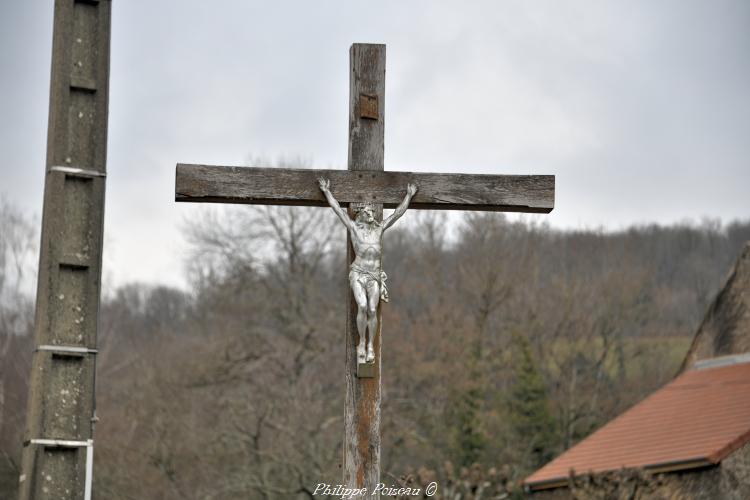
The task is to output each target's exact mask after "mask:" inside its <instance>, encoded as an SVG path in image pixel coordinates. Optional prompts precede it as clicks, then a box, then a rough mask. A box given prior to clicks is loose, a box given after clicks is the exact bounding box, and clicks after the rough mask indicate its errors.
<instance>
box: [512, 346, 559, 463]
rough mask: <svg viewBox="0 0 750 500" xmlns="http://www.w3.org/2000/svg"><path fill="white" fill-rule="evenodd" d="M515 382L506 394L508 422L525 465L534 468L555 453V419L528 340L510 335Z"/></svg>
mask: <svg viewBox="0 0 750 500" xmlns="http://www.w3.org/2000/svg"><path fill="white" fill-rule="evenodd" d="M513 346H514V350H515V354H516V355H515V356H514V367H513V371H514V375H515V382H514V384H513V387H512V388H511V391H510V395H509V402H508V403H509V409H510V423H511V427H512V429H513V431H514V434H515V435H516V436H517V439H518V440H519V441H520V442H522V443H524V446H523V449H525V450H526V453H525V455H526V463H525V464H524V465H526V466H527V467H529V469H535V468H537V467H540V466H542V465H544V464H545V463H546V462H548V461H549V460H551V459H552V458H553V456H554V453H555V451H556V447H557V432H556V425H555V419H554V418H553V417H552V414H551V413H550V410H549V400H548V398H547V388H546V385H545V383H544V378H543V377H542V375H541V373H540V372H539V369H538V368H537V365H536V363H535V362H534V358H533V356H532V353H531V347H530V346H529V342H528V341H527V340H526V339H525V338H523V337H522V336H521V335H519V334H516V335H514V336H513Z"/></svg>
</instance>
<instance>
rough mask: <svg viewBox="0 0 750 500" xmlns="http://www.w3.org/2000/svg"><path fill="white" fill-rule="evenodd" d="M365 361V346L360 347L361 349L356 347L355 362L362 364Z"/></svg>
mask: <svg viewBox="0 0 750 500" xmlns="http://www.w3.org/2000/svg"><path fill="white" fill-rule="evenodd" d="M365 359H366V356H365V346H362V347H359V346H357V361H358V362H359V363H364V362H365Z"/></svg>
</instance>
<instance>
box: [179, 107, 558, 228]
mask: <svg viewBox="0 0 750 500" xmlns="http://www.w3.org/2000/svg"><path fill="white" fill-rule="evenodd" d="M379 101H380V106H379V107H380V112H381V113H382V112H383V100H382V99H381V100H379ZM357 119H358V120H359V121H362V125H361V126H360V127H359V128H356V129H354V128H353V131H354V132H356V131H358V130H360V129H361V127H364V126H372V127H377V125H378V123H379V121H378V122H376V121H374V120H367V119H360V118H357ZM352 147H353V146H352ZM357 147H360V145H358V146H357ZM355 152H356V150H355ZM370 153H371V154H370V155H369V156H368V157H367V158H366V159H363V160H359V161H356V160H355V163H354V164H353V166H354V168H350V169H349V170H312V169H286V168H284V169H281V168H251V167H223V166H209V165H187V164H178V165H177V175H176V185H175V199H176V200H177V201H183V202H212V203H252V204H261V205H303V206H314V207H324V206H327V204H326V201H325V198H324V197H323V193H321V192H320V189H319V188H318V182H317V179H318V178H319V177H326V178H328V179H330V180H331V192H332V193H333V195H334V196H335V197H336V199H337V200H339V202H340V203H342V205H343V204H347V203H351V202H358V201H371V202H373V203H380V204H382V205H384V206H385V207H386V208H394V207H396V206H397V205H398V204H399V203H400V202H401V200H402V199H403V198H404V195H405V194H406V185H407V184H408V183H409V182H413V183H415V184H417V186H418V187H419V191H418V192H417V195H416V196H415V197H414V199H413V200H412V202H411V205H410V210H411V209H430V210H482V211H503V212H536V213H548V212H550V211H552V209H553V208H554V205H555V176H554V175H486V174H447V173H439V174H437V173H421V172H420V173H416V172H386V171H382V170H377V171H374V170H371V169H370V167H371V166H372V165H373V164H374V163H375V161H376V160H375V159H374V158H373V157H374V156H378V157H379V159H380V161H381V162H382V151H381V150H378V151H372V152H370ZM350 154H351V153H350Z"/></svg>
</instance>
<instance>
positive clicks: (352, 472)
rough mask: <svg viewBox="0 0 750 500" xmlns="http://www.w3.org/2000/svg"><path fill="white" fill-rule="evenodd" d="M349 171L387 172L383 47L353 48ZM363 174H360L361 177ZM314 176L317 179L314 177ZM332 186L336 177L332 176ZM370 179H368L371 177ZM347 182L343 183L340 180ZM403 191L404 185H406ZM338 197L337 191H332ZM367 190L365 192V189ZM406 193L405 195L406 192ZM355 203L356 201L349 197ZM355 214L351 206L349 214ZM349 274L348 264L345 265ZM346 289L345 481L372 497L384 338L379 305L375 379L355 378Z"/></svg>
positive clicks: (353, 327)
mask: <svg viewBox="0 0 750 500" xmlns="http://www.w3.org/2000/svg"><path fill="white" fill-rule="evenodd" d="M349 57H350V65H351V66H350V68H351V72H350V74H349V172H347V173H348V174H349V177H350V178H354V179H360V178H361V179H363V180H364V179H365V178H367V177H368V176H371V175H377V174H382V173H383V172H382V171H383V144H384V142H383V139H384V134H383V132H384V116H385V114H384V111H385V110H384V108H383V106H384V103H385V45H370V44H354V45H352V47H351V49H350V51H349ZM360 94H366V95H368V96H376V100H377V101H378V110H377V112H378V119H377V120H374V119H372V118H371V116H372V109H371V110H369V113H367V114H366V115H368V116H364V117H363V116H362V113H360V109H359V105H360ZM360 175H361V176H362V177H359V176H360ZM314 178H315V177H314ZM330 179H331V184H332V185H334V182H335V181H334V180H333V177H330ZM371 179H372V177H370V179H368V181H369V180H371ZM342 184H343V182H342ZM403 189H406V185H405V184H404V187H403ZM333 192H334V195H336V193H337V192H336V191H333ZM364 192H366V191H364ZM402 196H403V195H402ZM348 201H352V200H348ZM349 216H350V217H351V216H352V214H351V210H350V213H349ZM375 216H376V217H377V218H378V220H383V207H382V206H376V210H375ZM346 246H347V250H348V262H349V263H350V264H351V262H353V261H354V251H353V249H352V245H351V241H350V237H349V236H347V245H346ZM347 274H348V266H347ZM344 286H346V288H347V297H348V298H349V299H348V304H347V307H348V318H347V321H346V367H345V379H346V403H345V405H344V426H345V430H344V464H343V475H344V477H343V483H344V485H345V486H347V487H349V488H366V489H367V497H368V498H376V499H378V498H380V495H379V494H378V493H375V494H374V495H373V494H372V493H373V492H374V491H375V487H376V486H377V484H378V483H379V482H380V366H381V365H380V338H381V330H382V316H381V313H380V306H378V332H377V335H376V336H375V339H374V342H373V347H374V348H375V366H374V377H371V378H358V377H357V341H358V339H359V334H358V333H357V304H356V302H355V301H354V296H353V295H352V293H351V291H349V283H348V282H347V283H344Z"/></svg>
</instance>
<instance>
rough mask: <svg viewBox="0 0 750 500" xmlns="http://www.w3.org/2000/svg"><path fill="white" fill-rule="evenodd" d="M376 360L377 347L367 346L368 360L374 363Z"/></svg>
mask: <svg viewBox="0 0 750 500" xmlns="http://www.w3.org/2000/svg"><path fill="white" fill-rule="evenodd" d="M373 361H375V349H373V348H372V346H370V347H368V348H367V362H368V363H372V362H373Z"/></svg>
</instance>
